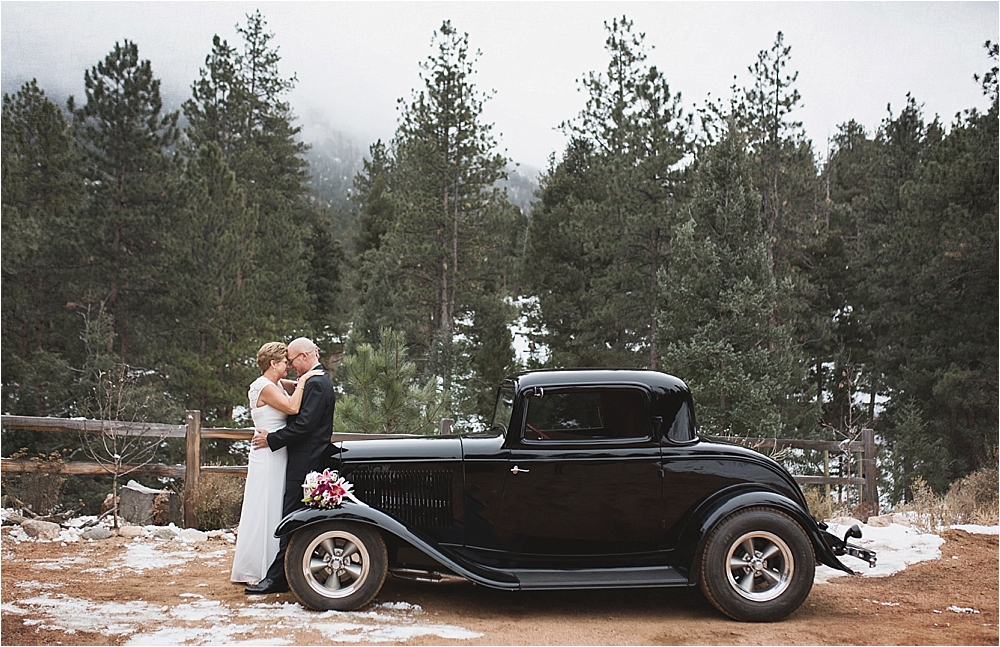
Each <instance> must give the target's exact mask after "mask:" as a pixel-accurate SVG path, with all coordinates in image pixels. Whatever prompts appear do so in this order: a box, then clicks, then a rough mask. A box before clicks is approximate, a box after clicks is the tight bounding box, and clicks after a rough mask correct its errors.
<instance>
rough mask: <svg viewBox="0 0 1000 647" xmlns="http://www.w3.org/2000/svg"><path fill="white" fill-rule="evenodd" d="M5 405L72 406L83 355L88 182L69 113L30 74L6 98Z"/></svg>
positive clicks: (54, 410)
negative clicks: (79, 223)
mask: <svg viewBox="0 0 1000 647" xmlns="http://www.w3.org/2000/svg"><path fill="white" fill-rule="evenodd" d="M2 119H3V126H2V129H0V134H2V137H3V146H2V155H3V162H2V164H0V173H2V190H0V201H2V205H3V219H2V227H3V235H2V241H3V254H2V256H0V259H2V271H3V281H2V286H3V300H2V331H3V334H2V335H0V339H2V345H3V358H4V371H3V383H4V388H3V394H4V400H3V407H4V411H5V412H9V413H18V414H21V415H64V414H66V413H67V412H69V411H70V410H71V409H72V402H71V400H72V397H71V395H70V393H71V386H70V384H71V381H72V373H71V371H70V370H69V366H70V365H71V364H75V363H78V362H80V361H81V357H82V352H81V351H82V349H81V348H80V345H79V344H78V343H76V342H77V341H78V340H77V337H78V329H79V320H78V319H79V317H78V316H77V315H76V313H75V312H73V311H72V309H67V307H66V305H67V304H71V303H74V302H75V301H76V300H77V299H78V294H77V292H76V290H75V289H74V288H75V287H76V283H75V280H74V278H75V275H76V273H77V271H78V264H79V263H81V253H80V249H79V247H78V246H77V245H76V244H75V243H76V240H75V238H74V235H73V232H74V227H73V225H74V214H75V213H76V211H77V210H78V209H79V208H80V206H81V203H82V200H83V198H84V195H83V186H82V183H81V182H80V176H79V157H78V156H77V155H76V154H75V151H74V149H73V146H72V135H71V132H70V130H69V125H68V124H67V122H66V119H65V118H64V116H63V114H62V111H61V110H60V109H59V107H58V106H57V105H55V104H54V103H52V102H51V101H50V100H49V99H48V98H47V97H46V96H45V93H44V92H43V91H42V89H41V88H39V87H38V84H37V83H36V82H35V81H34V80H32V81H30V82H27V83H25V84H24V85H23V86H22V87H21V89H20V90H18V92H17V93H16V94H14V95H13V96H11V95H4V98H3V117H2Z"/></svg>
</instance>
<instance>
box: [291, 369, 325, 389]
mask: <svg viewBox="0 0 1000 647" xmlns="http://www.w3.org/2000/svg"><path fill="white" fill-rule="evenodd" d="M325 372H326V371H324V370H323V369H321V368H314V369H313V370H311V371H309V372H307V373H303V374H302V377H300V378H299V381H298V383H299V384H301V385H303V386H305V383H306V381H307V380H308V379H309V378H311V377H316V376H317V375H323V373H325Z"/></svg>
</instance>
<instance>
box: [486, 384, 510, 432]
mask: <svg viewBox="0 0 1000 647" xmlns="http://www.w3.org/2000/svg"><path fill="white" fill-rule="evenodd" d="M513 412H514V387H513V386H509V385H504V386H502V387H500V393H498V394H497V403H496V406H495V407H493V420H492V421H491V422H490V429H496V428H498V427H499V428H500V430H501V431H502V432H503V433H504V434H506V433H507V427H508V426H510V416H511V414H512V413H513Z"/></svg>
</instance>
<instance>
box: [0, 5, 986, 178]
mask: <svg viewBox="0 0 1000 647" xmlns="http://www.w3.org/2000/svg"><path fill="white" fill-rule="evenodd" d="M998 6H1000V5H998V3H997V2H940V3H938V2H918V3H909V2H888V3H874V2H858V3H854V2H776V3H754V2H686V3H673V2H640V3H633V2H447V3H442V2H406V3H397V2H259V3H248V2H183V3H175V2H10V1H4V2H2V3H0V48H2V52H0V66H2V68H0V77H2V78H0V80H2V86H3V91H4V92H7V93H12V92H14V91H16V90H17V88H18V87H19V86H20V85H21V83H23V82H24V81H25V80H27V79H30V78H32V77H34V78H37V79H38V83H39V85H40V86H41V87H42V89H44V90H45V91H46V92H47V93H48V94H50V95H52V96H54V97H62V96H64V95H66V94H74V95H76V97H77V99H78V100H82V98H83V73H84V70H86V69H89V68H90V67H91V66H93V65H95V64H96V63H97V62H98V61H99V60H101V59H103V58H104V56H106V55H107V53H108V52H109V51H111V49H112V48H113V47H114V44H115V41H121V40H124V39H130V40H133V41H135V42H136V43H137V44H138V46H139V54H140V56H141V57H142V58H145V59H149V60H150V61H151V62H152V65H153V71H154V74H156V76H157V77H159V78H160V79H162V82H163V85H162V92H163V94H164V96H165V98H166V100H167V102H168V107H170V108H172V109H176V108H177V107H179V104H180V102H181V101H182V100H183V99H185V98H187V97H188V96H190V86H191V83H192V82H193V81H194V80H195V79H196V78H197V76H198V69H199V67H200V66H203V65H204V60H205V56H206V55H207V54H208V52H209V51H210V49H211V44H212V36H213V35H214V34H218V35H219V36H221V37H222V38H224V39H227V40H228V41H229V42H230V44H231V45H236V44H239V43H240V38H239V37H238V35H237V34H236V30H235V25H236V23H240V24H244V23H245V21H246V19H245V15H246V14H247V13H250V12H253V11H254V10H255V9H257V8H259V9H260V10H261V12H262V13H263V15H264V16H265V18H266V19H267V22H268V27H269V29H270V31H271V32H273V33H274V34H275V38H274V41H273V43H274V44H276V45H277V46H278V47H279V48H280V50H279V51H280V54H281V56H282V62H281V65H280V69H281V72H282V74H283V75H285V76H290V75H292V74H296V75H297V76H298V85H297V87H296V89H295V90H294V91H293V92H292V93H291V94H290V95H289V100H290V102H291V103H292V106H293V108H294V110H295V112H296V113H297V114H298V115H299V117H301V119H302V121H303V122H312V121H313V120H325V121H326V122H327V123H328V125H329V126H330V127H331V128H334V129H337V130H340V131H342V132H344V133H346V134H348V135H350V136H352V137H353V138H355V139H356V140H357V142H358V144H359V145H360V146H361V147H362V148H363V149H364V150H367V147H368V145H369V144H370V143H371V142H373V141H374V140H375V139H376V138H382V139H383V140H388V139H390V138H391V137H392V135H393V133H394V131H395V127H396V120H397V106H396V100H397V99H398V98H400V97H405V98H409V97H410V95H411V91H412V90H413V89H414V88H416V87H418V85H419V84H420V81H419V77H418V73H419V71H420V69H419V63H420V62H421V61H423V60H424V59H426V58H427V56H428V55H429V54H431V49H430V40H431V35H432V34H433V32H434V30H435V29H437V28H438V27H440V25H441V22H442V20H444V19H450V20H451V21H452V24H453V25H454V26H455V27H456V28H458V29H459V30H460V31H463V32H468V33H469V36H470V44H471V46H472V48H473V49H479V50H481V51H482V55H481V57H480V59H479V62H478V64H477V71H478V73H477V76H476V78H475V79H474V80H475V83H476V84H477V86H478V87H479V88H480V89H481V90H484V91H486V90H495V91H496V94H495V96H494V98H493V99H491V100H490V101H489V102H488V103H487V104H486V109H485V113H484V118H485V119H486V120H487V121H489V122H492V123H494V124H495V126H494V132H495V134H496V136H497V139H498V141H499V143H500V147H501V149H506V151H507V154H508V156H509V157H511V158H513V160H514V161H515V162H519V163H521V164H524V165H530V166H533V167H535V168H544V167H545V166H546V161H547V159H548V157H549V155H550V154H551V153H553V152H555V153H557V154H558V153H560V152H561V151H562V148H563V146H564V145H565V137H564V136H563V135H562V133H561V132H559V131H557V130H556V129H555V127H556V126H557V125H558V124H559V123H560V122H561V121H563V120H566V119H570V118H572V117H574V116H575V115H576V114H578V113H579V111H580V109H581V108H582V107H583V104H584V96H583V95H582V94H581V93H580V92H579V91H578V88H579V84H578V79H580V78H581V77H582V75H584V74H585V73H586V72H588V71H590V70H600V71H604V70H605V69H606V67H607V61H608V58H607V53H606V52H605V50H604V39H605V31H604V27H603V24H604V22H605V21H608V22H610V21H611V19H612V18H614V17H616V16H621V15H623V14H624V15H627V16H628V17H629V18H630V19H631V20H633V21H634V23H635V28H636V30H637V31H641V32H644V33H645V34H646V43H647V45H648V46H651V47H652V49H651V50H650V56H649V62H650V63H652V64H655V65H656V66H657V67H658V68H659V69H660V70H662V71H663V72H664V73H665V75H666V78H667V80H668V82H669V83H670V86H671V89H672V90H673V91H675V92H676V91H679V92H681V93H682V95H683V102H684V104H685V105H686V106H688V108H689V109H690V108H691V107H693V106H695V105H701V104H702V103H703V102H704V100H705V98H706V97H707V96H708V93H711V94H712V96H716V97H718V96H723V97H727V98H728V97H729V95H730V91H729V88H730V87H731V86H732V85H733V82H734V76H736V77H737V78H736V82H737V83H738V84H739V85H740V86H743V85H749V83H750V79H749V75H748V73H747V67H748V66H750V65H751V64H752V63H753V62H754V61H755V60H756V55H757V52H758V51H760V50H762V49H767V48H769V47H770V46H771V44H772V43H773V42H774V39H775V35H776V34H777V32H778V31H779V30H780V31H783V32H784V34H785V43H786V44H787V45H791V46H792V59H791V63H790V69H791V70H798V71H799V79H798V85H797V87H798V89H799V91H800V93H801V94H802V103H801V104H800V105H801V107H800V109H799V110H798V112H797V113H796V115H797V118H798V119H799V120H800V121H802V122H803V123H804V126H805V129H806V132H807V134H808V136H809V137H810V138H811V139H812V140H813V142H814V144H815V148H816V150H817V151H818V152H819V153H820V154H822V153H824V152H825V149H826V142H827V140H828V138H829V137H830V136H832V135H833V134H834V133H835V132H836V128H837V125H838V124H841V123H844V122H846V121H847V120H849V119H855V120H857V121H859V122H860V123H862V124H863V125H864V126H865V127H867V128H868V129H869V132H871V131H872V130H874V129H875V128H876V127H877V125H878V124H879V122H880V121H881V120H882V119H883V118H885V117H886V116H887V114H888V112H887V109H886V108H887V105H889V104H891V105H892V107H893V110H894V112H895V113H898V111H899V109H900V108H901V107H902V106H903V105H904V103H905V100H906V93H907V92H910V93H912V94H913V96H914V97H915V98H916V99H917V101H918V102H920V103H922V104H924V107H925V108H924V109H925V115H926V116H927V117H928V118H931V117H933V115H935V114H938V115H940V116H941V118H942V119H943V121H945V122H946V123H950V122H951V121H952V119H953V117H954V115H955V113H957V112H959V111H961V110H963V109H966V108H970V107H979V108H980V109H983V108H985V107H986V106H987V102H986V100H985V99H984V97H983V96H982V92H981V89H980V88H979V86H978V84H976V83H975V82H974V81H973V79H972V75H973V74H976V73H979V74H982V73H983V72H984V71H985V70H987V69H988V68H989V66H990V61H989V60H988V58H987V57H986V54H985V51H984V49H983V43H984V42H985V41H986V40H987V39H990V40H993V41H994V42H996V41H998V40H1000V38H998V20H1000V18H998Z"/></svg>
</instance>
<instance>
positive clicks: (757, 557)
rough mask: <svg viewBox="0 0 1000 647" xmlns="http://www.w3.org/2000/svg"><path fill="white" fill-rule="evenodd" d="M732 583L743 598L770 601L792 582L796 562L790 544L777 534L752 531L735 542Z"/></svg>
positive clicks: (729, 563)
mask: <svg viewBox="0 0 1000 647" xmlns="http://www.w3.org/2000/svg"><path fill="white" fill-rule="evenodd" d="M726 563H727V568H726V573H727V574H728V576H729V584H730V586H732V587H733V590H734V591H736V593H737V594H739V595H740V596H741V597H744V598H746V599H747V600H751V601H753V602H767V601H768V600H773V599H775V598H777V597H778V596H780V595H781V594H782V593H784V592H785V591H786V590H787V589H788V587H789V586H791V583H792V575H793V574H794V572H795V559H794V558H793V557H792V551H791V550H789V548H788V544H786V543H785V542H784V541H782V539H781V537H778V536H777V535H775V534H774V533H770V532H763V531H756V532H748V533H747V534H745V535H743V536H742V537H740V538H739V539H737V540H736V541H734V542H733V545H732V546H730V548H729V554H728V555H727V556H726Z"/></svg>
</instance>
